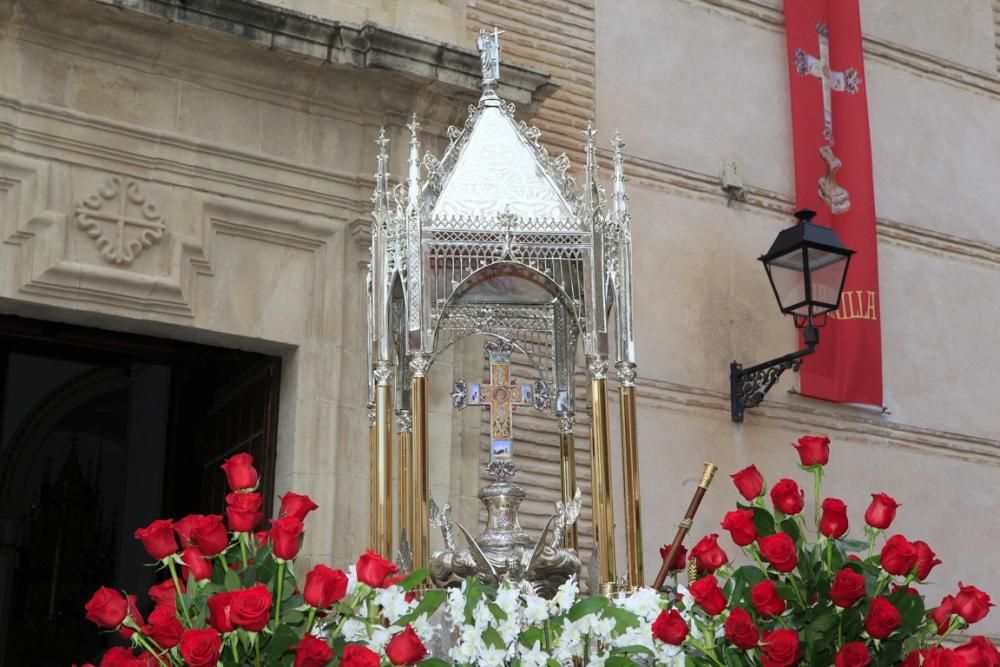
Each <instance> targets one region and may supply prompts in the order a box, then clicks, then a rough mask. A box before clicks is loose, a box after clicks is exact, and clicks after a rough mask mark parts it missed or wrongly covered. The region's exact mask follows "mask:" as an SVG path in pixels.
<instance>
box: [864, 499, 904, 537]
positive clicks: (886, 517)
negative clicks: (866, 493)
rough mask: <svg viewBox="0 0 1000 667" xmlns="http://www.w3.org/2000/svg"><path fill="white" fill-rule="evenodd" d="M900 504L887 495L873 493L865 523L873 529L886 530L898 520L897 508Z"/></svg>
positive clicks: (866, 511)
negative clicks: (894, 520) (893, 521)
mask: <svg viewBox="0 0 1000 667" xmlns="http://www.w3.org/2000/svg"><path fill="white" fill-rule="evenodd" d="M899 506H900V505H899V503H897V502H896V501H895V500H893V498H892V496H890V495H888V494H885V493H873V494H872V504H871V505H869V506H868V509H867V510H865V523H867V524H868V525H869V526H871V527H872V528H879V529H881V530H885V529H886V528H888V527H889V524H891V523H892V520H893V519H895V518H896V508H897V507H899Z"/></svg>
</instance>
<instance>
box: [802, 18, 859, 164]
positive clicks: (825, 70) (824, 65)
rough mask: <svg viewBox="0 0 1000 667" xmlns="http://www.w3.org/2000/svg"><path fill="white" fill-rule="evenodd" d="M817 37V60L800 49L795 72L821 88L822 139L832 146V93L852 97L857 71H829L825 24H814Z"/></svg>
mask: <svg viewBox="0 0 1000 667" xmlns="http://www.w3.org/2000/svg"><path fill="white" fill-rule="evenodd" d="M816 33H817V35H818V37H819V58H816V57H815V56H813V55H810V54H808V53H806V52H805V51H803V50H802V49H796V50H795V71H796V72H797V73H798V74H799V75H800V76H806V75H808V76H814V77H816V78H817V79H819V80H820V84H821V85H822V86H823V137H824V138H825V139H826V140H827V141H828V142H829V143H830V144H833V102H832V93H833V91H836V92H839V93H847V94H848V95H853V94H854V93H856V92H858V88H859V87H860V86H861V78H860V77H859V76H858V71H857V70H856V69H854V68H853V67H848V68H847V69H846V70H844V71H843V72H834V71H833V70H832V69H830V38H829V34H828V32H827V27H826V24H824V23H818V24H816Z"/></svg>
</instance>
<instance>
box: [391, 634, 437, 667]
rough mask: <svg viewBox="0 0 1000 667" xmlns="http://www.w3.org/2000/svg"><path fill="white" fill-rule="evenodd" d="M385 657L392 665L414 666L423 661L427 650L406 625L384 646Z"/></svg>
mask: <svg viewBox="0 0 1000 667" xmlns="http://www.w3.org/2000/svg"><path fill="white" fill-rule="evenodd" d="M385 655H386V657H388V658H389V660H390V661H391V662H392V664H394V665H414V664H416V663H418V662H420V661H421V660H423V659H424V656H426V655H427V648H426V647H425V646H424V644H423V642H421V641H420V637H418V636H417V633H416V632H414V631H413V628H411V627H410V626H409V625H407V626H406V627H405V628H403V631H402V632H400V633H397V634H396V635H395V636H394V637H393V638H392V639H390V640H389V643H388V644H386V647H385Z"/></svg>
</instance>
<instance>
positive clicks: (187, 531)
mask: <svg viewBox="0 0 1000 667" xmlns="http://www.w3.org/2000/svg"><path fill="white" fill-rule="evenodd" d="M204 518H205V515H204V514H188V515H187V516H186V517H184V518H183V519H181V520H180V521H175V522H174V532H176V533H177V536H178V537H180V538H181V546H182V547H186V546H188V545H189V544H191V541H192V538H191V531H192V530H194V524H195V522H196V521H198V520H199V519H204Z"/></svg>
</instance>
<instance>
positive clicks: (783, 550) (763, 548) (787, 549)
mask: <svg viewBox="0 0 1000 667" xmlns="http://www.w3.org/2000/svg"><path fill="white" fill-rule="evenodd" d="M757 546H758V547H760V555H761V556H762V557H763V558H764V560H766V561H767V562H768V563H770V564H771V567H773V568H774V569H775V570H777V571H778V572H791V571H792V570H794V569H795V566H796V565H798V564H799V555H798V552H797V550H796V549H795V540H793V539H792V537H791V535H788V534H787V533H775V534H774V535H768V536H767V537H762V538H760V539H759V540H757Z"/></svg>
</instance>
